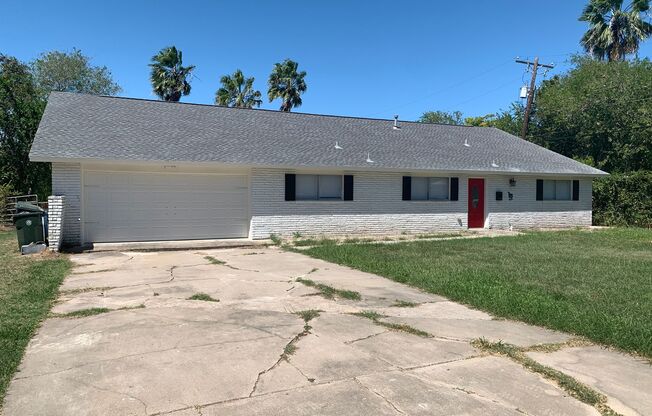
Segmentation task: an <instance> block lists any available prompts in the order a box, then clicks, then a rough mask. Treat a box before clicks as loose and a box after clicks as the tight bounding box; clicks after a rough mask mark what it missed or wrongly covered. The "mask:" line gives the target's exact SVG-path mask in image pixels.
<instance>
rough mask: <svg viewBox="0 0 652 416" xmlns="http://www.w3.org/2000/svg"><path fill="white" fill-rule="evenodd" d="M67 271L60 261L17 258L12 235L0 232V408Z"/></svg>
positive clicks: (65, 263)
mask: <svg viewBox="0 0 652 416" xmlns="http://www.w3.org/2000/svg"><path fill="white" fill-rule="evenodd" d="M69 269H70V263H69V261H68V260H67V259H66V258H64V257H52V258H48V256H39V255H35V256H21V255H20V254H19V253H18V244H17V242H16V234H15V232H13V231H11V232H0V408H1V407H2V400H3V398H4V396H5V393H6V391H7V387H8V385H9V381H11V377H12V375H13V374H14V372H15V371H16V368H17V367H18V364H19V363H20V360H21V358H22V357H23V352H24V351H25V347H26V346H27V343H28V342H29V340H30V338H31V337H32V336H33V335H34V332H35V331H36V328H37V327H38V325H39V323H40V322H41V320H43V318H45V316H46V315H47V314H48V312H49V310H50V307H51V306H52V302H53V301H54V300H55V298H56V296H57V292H58V288H59V285H60V284H61V282H62V281H63V278H64V276H65V275H66V274H67V273H68V270H69Z"/></svg>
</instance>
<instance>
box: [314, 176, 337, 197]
mask: <svg viewBox="0 0 652 416" xmlns="http://www.w3.org/2000/svg"><path fill="white" fill-rule="evenodd" d="M319 199H342V176H341V175H319Z"/></svg>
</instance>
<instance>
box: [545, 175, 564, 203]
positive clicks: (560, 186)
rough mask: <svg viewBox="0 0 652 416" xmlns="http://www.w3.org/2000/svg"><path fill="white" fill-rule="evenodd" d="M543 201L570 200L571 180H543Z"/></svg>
mask: <svg viewBox="0 0 652 416" xmlns="http://www.w3.org/2000/svg"><path fill="white" fill-rule="evenodd" d="M543 200H544V201H570V200H571V181H569V180H568V181H566V180H562V181H555V180H547V179H544V180H543Z"/></svg>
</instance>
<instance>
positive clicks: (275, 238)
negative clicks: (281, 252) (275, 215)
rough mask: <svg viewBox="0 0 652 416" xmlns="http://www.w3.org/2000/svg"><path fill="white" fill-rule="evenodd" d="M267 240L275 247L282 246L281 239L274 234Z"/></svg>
mask: <svg viewBox="0 0 652 416" xmlns="http://www.w3.org/2000/svg"><path fill="white" fill-rule="evenodd" d="M269 239H270V240H272V243H274V245H276V246H280V245H281V244H283V239H282V238H281V237H279V236H278V235H276V234H270V235H269Z"/></svg>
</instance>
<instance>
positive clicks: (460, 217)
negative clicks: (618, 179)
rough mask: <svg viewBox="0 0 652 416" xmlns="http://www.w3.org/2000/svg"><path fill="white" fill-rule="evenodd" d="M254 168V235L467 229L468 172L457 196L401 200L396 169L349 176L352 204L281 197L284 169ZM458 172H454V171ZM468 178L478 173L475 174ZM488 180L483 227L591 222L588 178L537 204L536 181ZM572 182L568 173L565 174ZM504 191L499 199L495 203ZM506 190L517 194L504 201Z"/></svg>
mask: <svg viewBox="0 0 652 416" xmlns="http://www.w3.org/2000/svg"><path fill="white" fill-rule="evenodd" d="M286 172H288V171H285V170H280V169H253V170H252V175H251V193H252V195H251V204H252V205H251V228H250V230H251V231H250V236H251V238H254V239H258V238H267V237H268V236H269V234H271V233H273V234H278V235H283V236H289V235H291V234H292V233H293V232H300V233H301V234H303V235H321V234H333V235H345V234H389V233H400V232H402V231H406V232H410V233H422V232H435V231H455V230H460V229H466V226H467V185H468V177H466V176H459V178H460V182H459V183H460V187H459V201H403V200H402V176H403V174H401V173H382V172H373V173H371V172H343V173H344V174H352V175H354V198H353V199H354V200H353V201H328V202H326V201H285V200H284V199H285V193H284V187H285V176H284V175H285V173H286ZM456 176H458V175H456ZM473 177H476V176H475V175H474V176H473ZM511 177H512V176H487V177H485V211H486V221H485V226H486V227H492V228H509V227H510V226H513V227H514V228H546V227H572V226H589V225H591V180H590V179H584V180H581V181H580V200H579V201H537V200H536V178H534V177H524V176H522V177H519V176H514V178H515V179H516V186H513V187H511V186H509V179H510V178H511ZM564 179H570V178H564ZM497 190H502V191H503V193H504V200H503V201H496V191H497ZM508 192H511V193H512V194H513V195H514V197H513V200H511V201H510V200H509V198H508V194H507V193H508Z"/></svg>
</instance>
